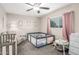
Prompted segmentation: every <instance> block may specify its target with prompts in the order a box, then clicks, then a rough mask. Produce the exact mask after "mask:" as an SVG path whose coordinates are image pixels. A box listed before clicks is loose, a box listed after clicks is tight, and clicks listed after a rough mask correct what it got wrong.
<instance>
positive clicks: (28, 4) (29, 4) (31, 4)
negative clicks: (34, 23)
mask: <svg viewBox="0 0 79 59" xmlns="http://www.w3.org/2000/svg"><path fill="white" fill-rule="evenodd" d="M25 4H27V5H30V6H33V5H32V4H30V3H25Z"/></svg>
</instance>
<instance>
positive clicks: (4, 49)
mask: <svg viewBox="0 0 79 59" xmlns="http://www.w3.org/2000/svg"><path fill="white" fill-rule="evenodd" d="M2 55H6V46H3V47H2Z"/></svg>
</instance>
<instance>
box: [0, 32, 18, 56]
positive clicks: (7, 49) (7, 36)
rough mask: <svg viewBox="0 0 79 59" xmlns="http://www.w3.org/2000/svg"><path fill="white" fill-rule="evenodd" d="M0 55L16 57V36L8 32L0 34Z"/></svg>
mask: <svg viewBox="0 0 79 59" xmlns="http://www.w3.org/2000/svg"><path fill="white" fill-rule="evenodd" d="M0 54H1V55H17V40H16V34H13V33H8V32H5V33H1V34H0Z"/></svg>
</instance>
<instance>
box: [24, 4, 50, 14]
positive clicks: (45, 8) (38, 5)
mask: <svg viewBox="0 0 79 59" xmlns="http://www.w3.org/2000/svg"><path fill="white" fill-rule="evenodd" d="M25 4H27V5H29V6H31V8H30V9H27V10H26V11H31V10H37V13H38V14H39V13H40V9H44V10H49V9H50V8H48V7H40V5H41V4H42V3H34V4H31V3H25Z"/></svg>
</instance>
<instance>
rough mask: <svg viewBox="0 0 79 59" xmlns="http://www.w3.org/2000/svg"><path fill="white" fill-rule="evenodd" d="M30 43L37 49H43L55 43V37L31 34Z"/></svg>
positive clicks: (28, 36)
mask: <svg viewBox="0 0 79 59" xmlns="http://www.w3.org/2000/svg"><path fill="white" fill-rule="evenodd" d="M27 38H28V41H29V42H31V43H32V44H33V45H34V46H35V47H38V48H39V47H42V46H45V45H48V44H52V43H53V42H54V41H55V36H54V35H51V34H47V33H43V32H31V33H28V34H27Z"/></svg>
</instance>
